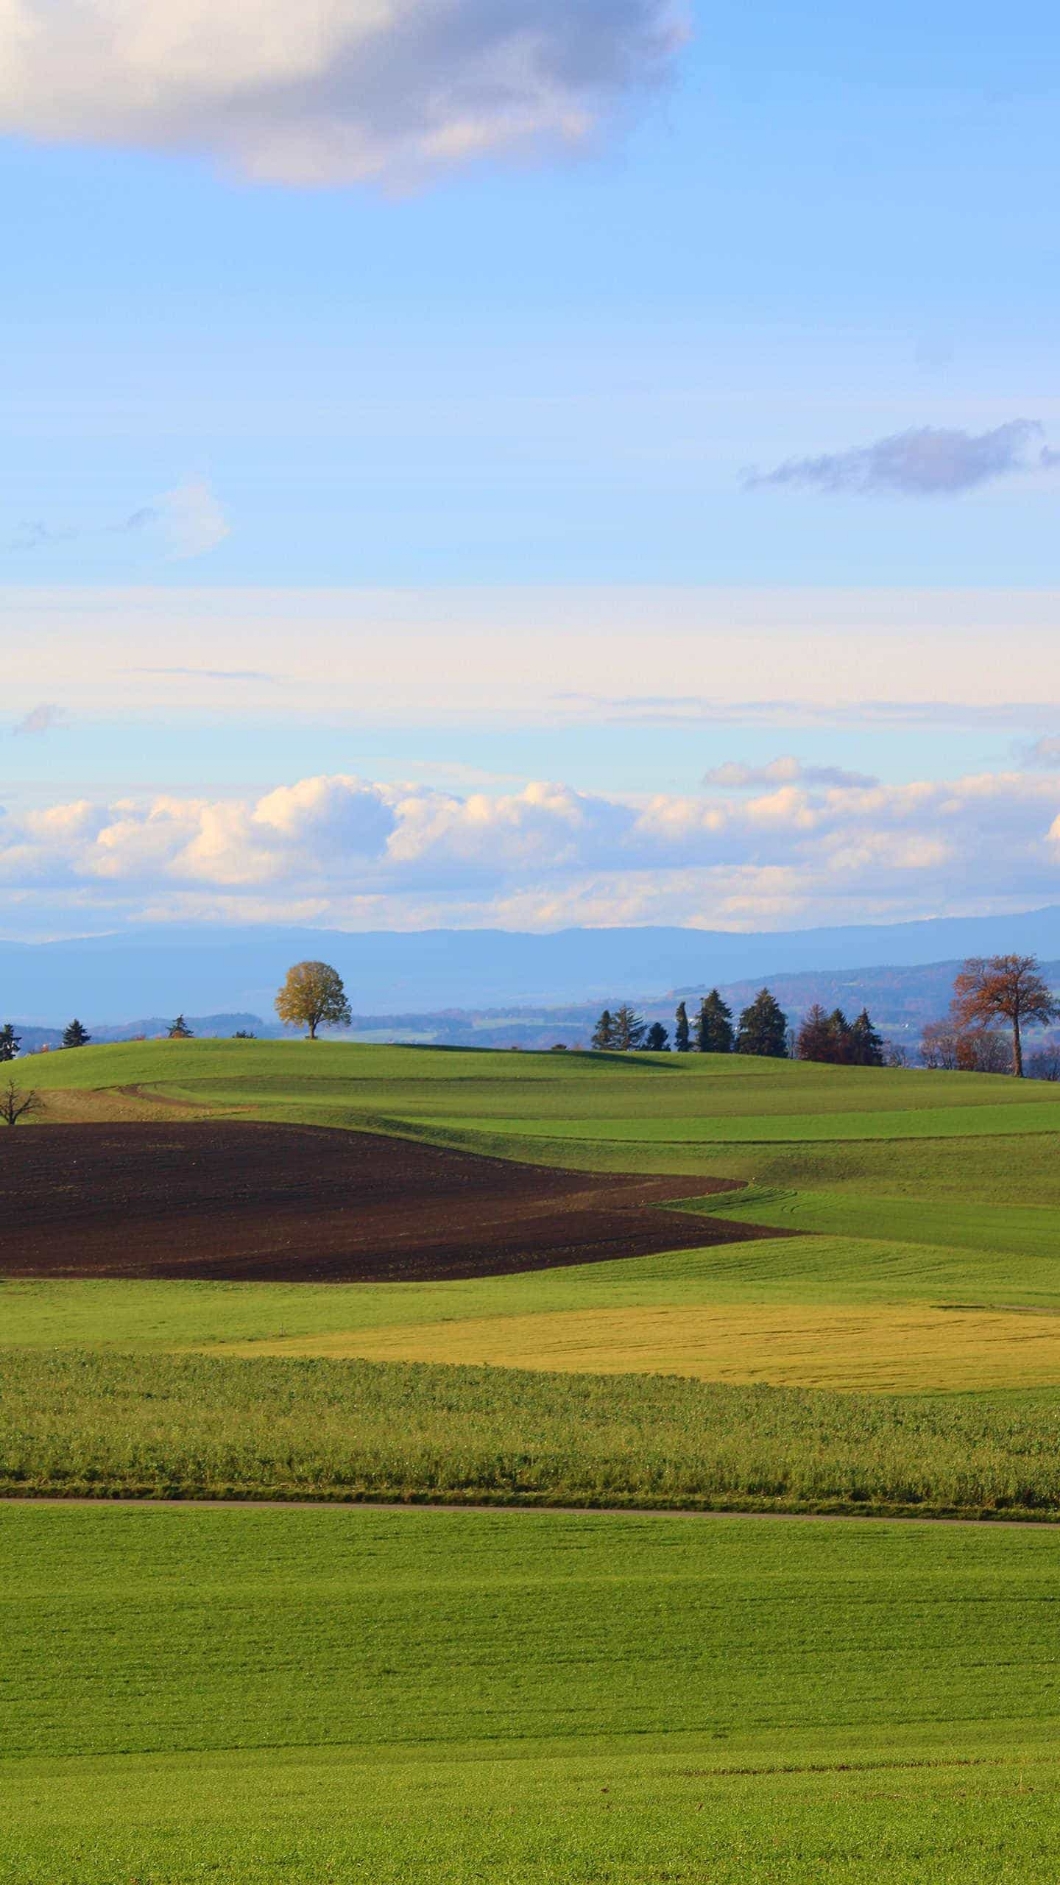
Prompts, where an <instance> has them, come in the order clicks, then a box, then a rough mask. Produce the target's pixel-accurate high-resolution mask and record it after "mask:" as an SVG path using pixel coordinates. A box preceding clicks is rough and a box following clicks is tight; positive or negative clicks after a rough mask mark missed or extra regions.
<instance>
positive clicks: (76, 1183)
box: [0, 1120, 780, 1282]
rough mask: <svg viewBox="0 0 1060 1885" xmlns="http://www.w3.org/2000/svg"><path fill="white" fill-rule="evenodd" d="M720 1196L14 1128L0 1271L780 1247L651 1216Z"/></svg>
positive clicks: (738, 1232) (427, 1263) (539, 1264)
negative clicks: (671, 1205) (750, 1244)
mask: <svg viewBox="0 0 1060 1885" xmlns="http://www.w3.org/2000/svg"><path fill="white" fill-rule="evenodd" d="M735 1188H736V1187H735V1186H734V1185H732V1184H730V1183H729V1182H728V1181H726V1180H724V1179H706V1178H694V1179H693V1178H638V1177H627V1176H624V1175H605V1174H601V1173H594V1172H568V1171H560V1170H557V1169H555V1168H552V1167H545V1166H537V1165H516V1164H511V1163H508V1162H507V1161H505V1160H501V1159H492V1158H482V1157H480V1156H477V1155H476V1154H474V1153H471V1152H452V1151H448V1150H445V1149H444V1148H441V1147H438V1146H429V1145H420V1144H417V1143H415V1142H413V1141H411V1140H406V1139H393V1138H385V1137H382V1136H380V1135H379V1134H376V1133H360V1132H344V1131H338V1130H333V1129H329V1128H327V1127H320V1126H286V1125H264V1124H262V1125H255V1124H249V1123H245V1122H242V1121H238V1122H237V1121H201V1122H193V1121H187V1120H181V1121H174V1122H172V1123H170V1122H168V1121H167V1122H164V1123H158V1124H154V1123H152V1124H142V1125H132V1126H130V1125H124V1124H120V1123H119V1124H111V1125H71V1126H56V1127H54V1128H48V1127H34V1128H31V1129H26V1128H23V1129H20V1130H16V1131H14V1132H5V1134H4V1137H3V1141H2V1142H0V1274H2V1275H4V1276H9V1277H16V1276H17V1277H31V1276H38V1277H45V1276H46V1277H59V1276H79V1277H87V1276H100V1277H104V1276H105V1277H193V1278H200V1279H203V1280H215V1281H243V1282H255V1281H259V1282H291V1281H304V1282H368V1281H387V1282H399V1281H404V1280H408V1281H413V1280H415V1281H425V1280H429V1279H431V1278H437V1277H466V1276H484V1275H490V1274H499V1273H501V1272H503V1271H511V1270H536V1269H547V1268H550V1267H552V1266H554V1265H557V1264H564V1263H598V1262H603V1261H604V1260H606V1259H609V1258H614V1257H633V1256H648V1255H651V1254H652V1253H653V1252H655V1251H663V1250H688V1249H693V1248H696V1247H698V1246H700V1245H705V1244H720V1243H736V1242H740V1241H743V1240H746V1239H748V1238H752V1237H761V1236H768V1237H776V1236H777V1235H779V1234H780V1233H778V1232H777V1231H774V1230H769V1231H762V1230H759V1229H757V1228H756V1227H755V1226H754V1225H748V1224H737V1223H728V1222H726V1221H725V1220H724V1219H718V1218H710V1217H700V1216H690V1215H688V1214H687V1213H677V1212H669V1211H659V1210H652V1209H650V1208H649V1207H650V1206H652V1205H658V1204H662V1203H665V1202H667V1201H673V1200H675V1199H678V1198H682V1197H686V1198H687V1197H691V1196H703V1195H705V1194H707V1193H709V1192H716V1191H728V1190H732V1189H735Z"/></svg>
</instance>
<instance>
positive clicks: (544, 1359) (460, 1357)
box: [237, 1302, 1060, 1393]
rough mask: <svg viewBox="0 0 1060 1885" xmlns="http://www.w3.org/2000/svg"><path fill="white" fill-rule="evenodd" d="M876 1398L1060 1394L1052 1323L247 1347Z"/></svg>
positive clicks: (611, 1328) (812, 1314) (637, 1315)
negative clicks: (1020, 1391)
mask: <svg viewBox="0 0 1060 1885" xmlns="http://www.w3.org/2000/svg"><path fill="white" fill-rule="evenodd" d="M237 1352H244V1353H252V1352H253V1353H266V1354H271V1355H342V1356H351V1355H357V1356H363V1357H367V1358H370V1359H375V1360H379V1361H428V1362H456V1363H486V1364H488V1365H490V1366H492V1367H499V1368H536V1369H553V1370H561V1371H564V1372H572V1373H580V1374H628V1373H637V1374H676V1375H690V1376H692V1377H694V1378H695V1379H696V1380H699V1381H731V1382H740V1383H748V1382H753V1381H764V1382H768V1383H770V1384H771V1385H773V1386H781V1387H785V1386H786V1387H808V1388H813V1387H827V1388H846V1389H855V1390H860V1391H864V1390H869V1391H873V1392H877V1393H909V1392H916V1391H926V1392H931V1391H939V1392H946V1391H953V1390H968V1389H978V1390H982V1391H989V1390H990V1389H992V1388H1039V1387H1056V1386H1060V1314H1057V1313H1056V1312H1053V1313H1050V1312H1049V1311H1043V1310H1031V1309H1028V1310H1014V1309H1008V1310H1006V1309H978V1308H960V1309H954V1310H951V1309H936V1308H931V1307H929V1306H927V1305H923V1304H915V1303H911V1304H906V1305H891V1304H887V1305H880V1306H872V1307H869V1306H860V1307H857V1308H854V1307H838V1308H836V1307H831V1306H828V1305H817V1306H814V1307H808V1306H803V1305H796V1306H793V1305H790V1304H786V1303H769V1302H766V1303H748V1304H746V1305H743V1306H741V1307H735V1306H709V1307H706V1306H699V1305H696V1306H688V1305H684V1306H681V1307H659V1308H642V1309H607V1308H593V1309H573V1310H559V1311H556V1312H553V1313H551V1314H548V1313H546V1314H541V1315H523V1316H479V1317H469V1318H468V1319H466V1320H463V1321H454V1320H450V1321H445V1322H425V1323H421V1324H418V1325H417V1324H406V1325H405V1326H403V1327H400V1328H396V1329H395V1328H390V1329H374V1330H372V1331H370V1332H369V1331H364V1330H360V1331H358V1330H350V1331H347V1332H346V1333H345V1334H344V1333H342V1332H336V1333H331V1334H328V1335H318V1336H302V1337H299V1336H286V1337H282V1338H280V1339H278V1340H273V1341H272V1342H265V1343H258V1344H255V1345H254V1346H253V1348H245V1349H243V1350H242V1351H237Z"/></svg>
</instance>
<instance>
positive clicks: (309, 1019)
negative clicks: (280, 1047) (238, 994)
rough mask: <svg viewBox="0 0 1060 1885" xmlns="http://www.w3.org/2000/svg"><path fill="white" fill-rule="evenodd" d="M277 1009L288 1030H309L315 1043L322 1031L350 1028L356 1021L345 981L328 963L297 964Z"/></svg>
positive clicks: (286, 980)
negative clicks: (322, 1029)
mask: <svg viewBox="0 0 1060 1885" xmlns="http://www.w3.org/2000/svg"><path fill="white" fill-rule="evenodd" d="M275 1006H276V1013H277V1014H278V1015H279V1017H280V1020H281V1021H282V1022H283V1025H284V1027H285V1028H307V1029H308V1030H309V1039H310V1040H311V1041H315V1040H316V1038H317V1029H318V1028H348V1027H349V1025H350V1021H351V1019H352V1016H351V1014H350V1004H349V1002H348V1001H347V1000H346V990H345V989H344V988H343V986H342V977H341V975H340V974H339V972H338V970H337V969H333V968H332V967H331V964H330V963H328V962H296V963H295V965H294V967H293V968H292V969H288V971H287V976H286V979H285V981H284V984H283V987H282V988H281V990H280V992H279V994H278V995H277V997H276V1003H275Z"/></svg>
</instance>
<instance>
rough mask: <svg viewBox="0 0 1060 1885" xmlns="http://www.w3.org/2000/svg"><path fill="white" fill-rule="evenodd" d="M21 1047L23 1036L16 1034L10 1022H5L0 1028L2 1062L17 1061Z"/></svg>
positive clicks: (0, 1057) (0, 1056)
mask: <svg viewBox="0 0 1060 1885" xmlns="http://www.w3.org/2000/svg"><path fill="white" fill-rule="evenodd" d="M21 1046H22V1037H21V1035H18V1034H16V1033H15V1030H14V1028H13V1027H12V1026H11V1023H10V1021H5V1022H4V1025H3V1027H2V1028H0V1060H17V1059H18V1050H19V1048H20V1047H21Z"/></svg>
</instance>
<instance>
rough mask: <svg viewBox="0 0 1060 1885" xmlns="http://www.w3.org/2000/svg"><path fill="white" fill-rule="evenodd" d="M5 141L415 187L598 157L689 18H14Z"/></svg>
mask: <svg viewBox="0 0 1060 1885" xmlns="http://www.w3.org/2000/svg"><path fill="white" fill-rule="evenodd" d="M8 14H10V16H11V17H10V19H9V22H8V25H7V28H6V30H5V54H6V55H7V56H6V58H5V62H4V65H3V68H2V71H0V129H2V130H4V131H8V132H14V133H16V134H21V135H26V136H30V137H33V138H37V139H41V138H50V139H57V140H76V141H78V142H90V143H97V144H118V145H125V146H128V145H130V144H133V145H139V146H141V147H143V148H148V149H154V150H190V151H196V152H205V153H207V154H208V155H211V156H213V157H216V158H218V159H219V160H220V161H221V162H222V163H223V164H224V165H226V166H228V167H232V168H235V169H237V170H239V171H241V172H243V174H245V175H248V176H251V177H254V178H257V179H260V180H267V181H272V182H284V183H292V184H310V185H311V184H334V183H344V182H353V181H362V180H375V179H380V180H385V181H387V182H396V183H398V184H399V185H400V184H404V183H407V182H411V181H415V180H417V179H419V178H422V177H424V176H430V175H433V174H436V173H438V172H440V171H444V170H447V169H451V168H453V167H454V166H456V165H460V164H464V163H467V162H469V161H471V160H474V159H481V158H490V157H496V156H497V155H505V154H509V153H510V154H513V155H520V156H525V155H528V154H529V155H531V156H534V155H538V154H540V153H541V152H543V151H547V150H549V149H554V148H563V147H572V146H577V145H579V144H583V143H585V141H586V140H587V139H588V138H589V137H591V135H592V134H593V132H594V130H595V129H596V127H597V125H598V124H599V123H600V122H601V120H602V119H603V118H604V117H606V115H607V114H608V112H609V111H610V109H611V108H612V107H613V106H614V105H615V104H616V103H617V102H619V101H620V100H622V99H623V98H626V97H628V96H630V95H631V94H632V93H634V92H636V91H638V90H641V89H643V88H644V87H645V86H646V85H650V84H652V83H655V82H657V81H658V80H659V79H660V78H661V77H662V76H663V75H664V73H665V72H666V69H667V66H668V64H669V61H670V58H671V56H672V54H673V52H674V51H675V49H676V47H677V46H678V45H679V43H680V42H681V40H682V39H683V38H684V37H685V31H686V28H685V21H684V17H683V15H684V0H315V4H314V5H313V7H312V9H311V11H310V14H309V16H308V18H307V16H306V14H305V10H304V9H302V8H298V7H295V6H292V5H291V4H290V0H254V4H253V5H252V6H248V4H247V0H213V3H212V4H211V5H210V6H209V7H206V6H204V5H203V4H202V0H7V10H6V13H5V18H6V17H7V15H8Z"/></svg>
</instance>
